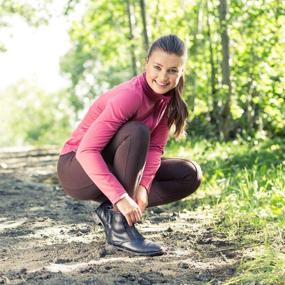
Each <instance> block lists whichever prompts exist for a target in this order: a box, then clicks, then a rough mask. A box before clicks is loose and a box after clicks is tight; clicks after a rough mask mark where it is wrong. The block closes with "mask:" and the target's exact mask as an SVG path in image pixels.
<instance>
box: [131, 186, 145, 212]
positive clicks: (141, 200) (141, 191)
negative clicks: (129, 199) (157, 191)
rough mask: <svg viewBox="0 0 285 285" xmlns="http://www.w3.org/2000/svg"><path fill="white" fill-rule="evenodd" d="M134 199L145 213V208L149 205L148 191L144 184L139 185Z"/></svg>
mask: <svg viewBox="0 0 285 285" xmlns="http://www.w3.org/2000/svg"><path fill="white" fill-rule="evenodd" d="M134 200H135V201H136V202H137V204H138V205H139V207H140V209H141V211H142V213H143V211H144V209H145V208H146V207H147V206H148V193H147V190H146V188H145V187H144V186H142V185H139V186H138V187H137V189H136V192H135V196H134Z"/></svg>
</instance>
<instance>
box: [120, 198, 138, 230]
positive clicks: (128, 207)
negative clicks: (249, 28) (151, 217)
mask: <svg viewBox="0 0 285 285" xmlns="http://www.w3.org/2000/svg"><path fill="white" fill-rule="evenodd" d="M116 206H117V208H118V210H119V211H120V212H121V213H122V214H123V215H124V216H125V217H126V219H127V221H128V224H129V226H132V225H133V224H135V223H136V222H137V221H139V220H140V219H141V217H142V211H141V209H140V207H139V205H138V204H137V203H136V202H135V201H134V200H133V199H132V198H131V197H130V196H129V195H127V196H126V197H124V198H123V199H121V200H119V201H118V202H117V203H116Z"/></svg>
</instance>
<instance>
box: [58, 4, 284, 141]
mask: <svg viewBox="0 0 285 285" xmlns="http://www.w3.org/2000/svg"><path fill="white" fill-rule="evenodd" d="M228 2H229V4H228V6H229V7H228V14H227V22H226V26H227V28H228V34H229V42H230V68H231V69H230V78H231V85H232V99H231V105H230V116H229V119H228V120H229V126H230V136H231V138H236V137H237V136H242V137H243V138H246V137H248V136H250V137H254V136H255V134H256V133H257V132H259V133H260V132H263V133H264V134H265V135H267V136H273V135H279V136H284V135H285V133H284V129H285V119H284V113H285V112H284V111H285V110H284V109H285V102H284V94H285V92H284V91H285V84H284V82H285V78H284V73H285V60H284V57H283V52H282V51H283V48H282V46H284V38H285V37H284V33H285V32H284V26H285V16H284V14H285V13H284V11H285V4H284V2H283V1H278V0H264V1H253V0H252V1H228ZM131 8H132V9H131V11H132V14H131V16H132V18H133V21H132V25H133V30H134V33H133V34H134V37H133V38H132V40H130V38H129V32H128V17H127V1H123V2H122V1H117V0H111V1H103V0H99V1H87V6H86V13H85V15H84V16H83V18H82V19H81V20H80V21H74V22H73V23H72V27H71V29H70V38H71V41H72V43H73V46H72V48H71V50H70V51H69V52H68V53H67V54H66V55H65V57H64V58H63V60H62V71H63V72H64V73H65V74H67V75H68V76H69V78H70V79H71V83H72V85H71V90H70V91H72V96H71V103H72V104H73V106H74V110H75V112H77V113H78V112H79V111H80V110H81V109H82V108H87V106H88V104H89V103H90V101H91V100H92V99H93V98H94V97H96V96H98V95H100V94H101V93H102V92H103V91H104V90H106V89H107V88H110V87H112V86H114V85H116V84H119V83H120V82H122V81H125V80H127V79H130V78H131V77H132V57H131V52H130V48H131V47H132V46H134V52H135V57H136V63H137V66H138V67H139V71H142V70H143V64H144V57H145V55H146V50H145V44H144V39H143V36H142V35H143V22H142V17H141V7H140V5H139V4H138V2H136V1H133V2H131ZM218 8H219V1H217V0H213V1H202V0H196V1H179V0H174V1H171V3H170V2H163V4H162V3H160V2H159V1H152V2H148V1H146V15H147V26H146V30H147V34H148V37H149V42H152V41H153V40H154V39H156V38H157V37H159V36H161V35H163V34H168V33H175V34H177V35H178V36H180V37H181V38H182V39H183V40H184V41H185V43H186V45H187V49H188V60H187V64H186V71H187V72H186V85H185V86H186V87H185V92H184V98H185V100H186V101H187V103H188V106H189V110H190V113H191V116H190V118H189V131H191V132H192V133H194V134H196V135H202V136H203V135H206V136H211V137H213V136H214V137H219V136H218V130H220V128H221V123H222V122H221V118H222V110H223V108H224V104H225V102H226V97H227V96H228V92H229V90H228V89H227V86H225V85H224V84H223V83H222V74H221V73H222V70H221V59H222V53H223V50H222V48H221V27H220V22H219V15H218ZM98 15H100V16H98ZM207 21H208V23H209V25H207ZM211 52H212V61H211ZM212 72H214V73H213V76H214V77H213V80H214V81H213V82H214V85H211V80H212V78H211V74H212ZM211 86H212V87H211ZM212 88H214V90H213V89H212ZM190 120H194V121H195V122H196V123H195V124H190ZM200 123H202V125H201V124H200ZM205 127H206V128H207V129H208V130H209V131H208V132H205V131H204V130H205Z"/></svg>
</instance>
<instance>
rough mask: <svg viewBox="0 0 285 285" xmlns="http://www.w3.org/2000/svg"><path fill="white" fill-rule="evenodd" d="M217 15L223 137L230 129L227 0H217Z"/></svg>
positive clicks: (230, 92) (226, 136)
mask: <svg viewBox="0 0 285 285" xmlns="http://www.w3.org/2000/svg"><path fill="white" fill-rule="evenodd" d="M219 16H220V26H221V43H222V87H223V88H222V92H223V97H225V103H224V106H223V109H222V113H221V119H222V121H221V130H222V134H223V138H224V139H225V140H227V139H228V138H229V131H230V117H231V115H230V107H231V94H232V87H231V79H230V54H229V36H228V29H227V22H226V17H227V0H219Z"/></svg>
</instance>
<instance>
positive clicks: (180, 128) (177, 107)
mask: <svg viewBox="0 0 285 285" xmlns="http://www.w3.org/2000/svg"><path fill="white" fill-rule="evenodd" d="M157 49H161V50H163V51H164V52H166V53H169V54H175V55H177V56H185V57H186V49H185V45H184V43H183V41H182V40H181V39H179V38H178V37H177V36H176V35H172V34H171V35H167V36H163V37H160V38H158V39H157V40H155V41H154V42H153V43H152V45H151V47H150V48H149V50H148V54H147V59H149V57H150V56H151V54H152V52H153V51H155V50H157ZM183 88H184V74H182V75H181V77H180V79H179V82H178V84H177V86H176V87H175V90H174V95H173V98H172V100H171V103H170V104H169V107H168V127H169V128H171V126H172V125H173V124H174V125H175V132H174V135H175V137H176V138H179V137H180V136H181V135H182V134H184V132H185V126H186V119H187V117H188V115H189V113H188V106H187V104H186V103H185V101H184V100H183V98H182V92H183Z"/></svg>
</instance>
